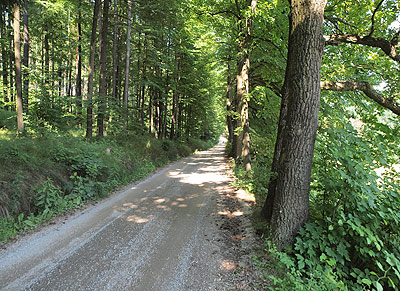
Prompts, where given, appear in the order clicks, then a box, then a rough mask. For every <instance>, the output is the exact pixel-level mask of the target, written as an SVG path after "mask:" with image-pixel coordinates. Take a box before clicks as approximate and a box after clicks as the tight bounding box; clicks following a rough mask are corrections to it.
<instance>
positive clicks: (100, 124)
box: [97, 0, 110, 137]
mask: <svg viewBox="0 0 400 291" xmlns="http://www.w3.org/2000/svg"><path fill="white" fill-rule="evenodd" d="M109 5H110V0H104V8H103V18H102V29H101V37H100V48H101V52H100V78H99V102H98V103H99V106H98V107H99V112H98V113H97V136H99V137H103V136H104V132H105V130H104V116H105V111H106V102H105V100H106V96H107V32H108V10H109Z"/></svg>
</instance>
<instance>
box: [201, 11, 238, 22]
mask: <svg viewBox="0 0 400 291" xmlns="http://www.w3.org/2000/svg"><path fill="white" fill-rule="evenodd" d="M205 14H206V15H211V16H215V15H219V14H231V15H233V16H235V17H236V18H237V19H239V20H240V16H239V15H237V14H236V13H235V12H233V11H230V10H223V11H218V12H200V13H197V15H205Z"/></svg>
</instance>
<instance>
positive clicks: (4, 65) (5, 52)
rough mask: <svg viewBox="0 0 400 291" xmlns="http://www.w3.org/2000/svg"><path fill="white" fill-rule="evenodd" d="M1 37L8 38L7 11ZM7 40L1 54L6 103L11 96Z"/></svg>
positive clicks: (2, 18) (3, 13)
mask: <svg viewBox="0 0 400 291" xmlns="http://www.w3.org/2000/svg"><path fill="white" fill-rule="evenodd" d="M0 16H1V24H0V26H1V39H4V40H6V39H7V37H8V34H7V32H6V31H7V27H6V16H5V12H2V13H1V15H0ZM6 43H7V42H6V41H5V43H3V46H2V50H1V56H2V75H3V88H4V89H3V92H4V103H7V102H9V100H10V98H9V97H10V96H9V94H10V93H9V90H8V71H9V66H8V65H9V57H8V54H9V52H8V49H7V46H6ZM5 108H6V109H8V106H5Z"/></svg>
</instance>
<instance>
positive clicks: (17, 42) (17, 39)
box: [14, 3, 24, 133]
mask: <svg viewBox="0 0 400 291" xmlns="http://www.w3.org/2000/svg"><path fill="white" fill-rule="evenodd" d="M20 29H21V22H20V9H19V3H15V4H14V55H15V88H16V90H17V96H16V101H17V126H18V127H17V128H18V132H19V133H23V131H24V119H23V115H22V111H23V110H22V76H21V35H20V33H21V32H20Z"/></svg>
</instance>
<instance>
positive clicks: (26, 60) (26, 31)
mask: <svg viewBox="0 0 400 291" xmlns="http://www.w3.org/2000/svg"><path fill="white" fill-rule="evenodd" d="M22 9H23V24H24V59H23V65H24V87H23V89H24V94H23V104H24V106H23V107H24V108H23V109H24V112H28V105H29V14H28V0H25V1H24V3H23V8H22Z"/></svg>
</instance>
